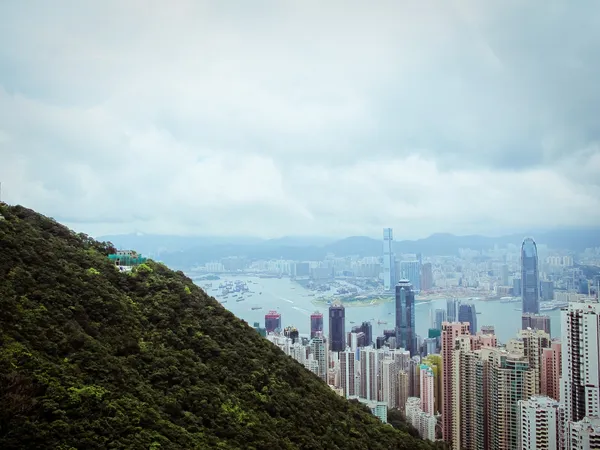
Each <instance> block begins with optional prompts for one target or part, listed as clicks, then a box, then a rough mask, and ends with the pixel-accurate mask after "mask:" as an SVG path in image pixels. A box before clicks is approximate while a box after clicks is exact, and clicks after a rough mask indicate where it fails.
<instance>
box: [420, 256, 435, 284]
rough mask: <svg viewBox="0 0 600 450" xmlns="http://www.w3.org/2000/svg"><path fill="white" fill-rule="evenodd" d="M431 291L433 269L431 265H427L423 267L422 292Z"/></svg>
mask: <svg viewBox="0 0 600 450" xmlns="http://www.w3.org/2000/svg"><path fill="white" fill-rule="evenodd" d="M431 289H433V267H432V265H431V263H425V264H423V265H422V266H421V290H422V291H430V290H431Z"/></svg>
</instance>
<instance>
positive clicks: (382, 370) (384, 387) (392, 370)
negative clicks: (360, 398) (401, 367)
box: [379, 359, 398, 408]
mask: <svg viewBox="0 0 600 450" xmlns="http://www.w3.org/2000/svg"><path fill="white" fill-rule="evenodd" d="M379 376H380V378H381V383H380V384H381V388H380V392H381V398H380V399H379V400H380V401H382V402H386V403H387V405H388V408H397V404H396V400H397V399H398V395H397V392H398V369H397V365H396V362H395V361H394V360H393V359H383V360H381V361H379Z"/></svg>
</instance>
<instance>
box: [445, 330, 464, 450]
mask: <svg viewBox="0 0 600 450" xmlns="http://www.w3.org/2000/svg"><path fill="white" fill-rule="evenodd" d="M464 335H467V336H468V335H469V323H468V322H467V323H458V322H452V323H450V322H444V323H443V324H442V434H443V437H444V441H446V442H453V441H454V439H453V438H454V435H455V430H454V429H453V427H452V425H453V424H454V423H455V422H456V420H458V418H456V419H455V413H454V409H453V399H454V398H455V397H456V396H457V395H458V389H457V387H456V386H455V384H454V383H453V376H452V375H453V364H452V363H453V351H454V347H455V342H456V339H458V337H459V336H464Z"/></svg>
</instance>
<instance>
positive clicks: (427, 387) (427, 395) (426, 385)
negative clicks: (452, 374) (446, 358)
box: [420, 364, 435, 415]
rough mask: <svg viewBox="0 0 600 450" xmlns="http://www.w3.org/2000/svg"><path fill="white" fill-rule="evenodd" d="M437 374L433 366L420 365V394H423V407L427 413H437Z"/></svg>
mask: <svg viewBox="0 0 600 450" xmlns="http://www.w3.org/2000/svg"><path fill="white" fill-rule="evenodd" d="M434 380H435V375H434V373H433V370H432V369H431V367H429V366H428V365H427V364H421V366H420V382H421V386H420V391H421V392H420V394H421V409H422V410H423V412H425V413H427V414H431V415H433V414H434V413H435V409H434V407H435V389H434Z"/></svg>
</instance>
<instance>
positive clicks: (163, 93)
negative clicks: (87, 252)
mask: <svg viewBox="0 0 600 450" xmlns="http://www.w3.org/2000/svg"><path fill="white" fill-rule="evenodd" d="M570 5H571V6H570ZM599 69H600V4H599V3H598V2H595V1H581V2H577V5H574V4H573V2H569V1H568V0H565V1H553V0H543V1H541V0H540V1H523V0H505V1H491V0H490V1H480V0H465V1H457V0H439V1H416V0H415V1H404V0H394V1H384V0H380V1H374V2H364V1H348V0H345V1H331V0H330V1H323V0H321V1H310V0H297V1H284V0H279V1H260V0H253V1H247V0H240V1H225V0H215V1H213V2H202V1H195V0H190V1H184V0H172V1H158V0H157V1H141V0H140V1H133V0H131V1H121V0H119V1H116V0H115V1H108V0H104V1H101V2H100V1H98V2H91V1H81V0H72V1H62V0H57V1H53V2H50V1H47V0H40V1H30V0H3V1H2V2H0V181H2V183H3V194H2V195H3V199H4V200H6V201H8V202H9V203H20V204H23V205H26V206H28V207H31V208H34V209H37V210H39V211H40V212H43V213H45V214H48V215H50V216H53V217H55V218H56V219H58V220H60V221H63V222H65V223H67V224H68V225H69V226H71V227H74V228H75V229H77V230H81V231H85V232H88V233H90V234H92V235H101V234H109V233H127V232H131V231H134V230H138V231H143V232H146V233H168V234H183V233H185V234H199V235H230V234H235V235H256V236H262V237H276V236H283V235H308V234H315V235H328V236H333V235H340V236H347V235H358V234H365V235H372V236H379V235H380V234H381V228H382V227H384V226H391V227H393V228H394V231H395V233H394V234H395V237H396V238H398V239H402V238H415V237H424V236H426V235H428V234H430V233H433V232H452V233H458V234H468V233H483V234H498V233H501V232H503V231H521V230H523V231H525V230H532V229H538V228H548V227H559V226H573V225H585V226H589V225H600V81H599V80H600V71H599Z"/></svg>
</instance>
